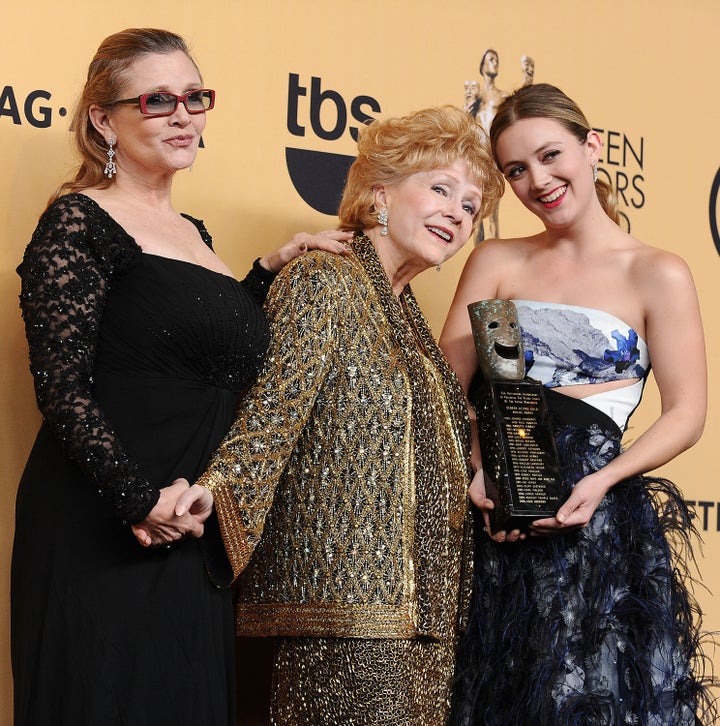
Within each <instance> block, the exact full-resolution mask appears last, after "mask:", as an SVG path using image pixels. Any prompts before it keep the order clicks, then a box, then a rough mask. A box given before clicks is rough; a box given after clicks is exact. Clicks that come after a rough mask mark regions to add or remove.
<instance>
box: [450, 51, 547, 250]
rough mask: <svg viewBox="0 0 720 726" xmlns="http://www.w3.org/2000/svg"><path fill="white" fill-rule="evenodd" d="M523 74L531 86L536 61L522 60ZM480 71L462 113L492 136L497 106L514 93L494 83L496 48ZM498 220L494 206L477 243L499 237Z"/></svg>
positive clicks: (486, 56)
mask: <svg viewBox="0 0 720 726" xmlns="http://www.w3.org/2000/svg"><path fill="white" fill-rule="evenodd" d="M520 70H521V72H522V80H521V82H520V85H521V86H528V85H530V84H531V83H532V82H533V79H534V78H535V61H534V60H533V59H532V58H531V57H530V56H528V55H524V56H521V58H520ZM478 71H479V72H480V80H479V81H475V80H472V81H465V98H464V101H463V109H464V110H465V111H467V112H468V113H469V114H470V115H471V116H472V117H473V118H474V119H475V120H476V121H477V122H478V123H479V124H480V127H481V128H482V129H483V131H485V133H486V134H489V133H490V125H491V124H492V121H493V119H494V118H495V113H496V112H497V108H498V106H499V105H500V104H501V103H502V102H503V100H504V99H505V98H507V97H508V96H509V95H510V93H511V92H510V91H503V90H501V89H500V88H498V87H497V86H496V85H495V79H496V78H497V76H498V73H499V72H500V56H499V55H498V52H497V51H496V50H495V49H494V48H488V49H487V50H486V51H485V52H484V53H483V54H482V58H481V59H480V65H479V66H478ZM498 216H499V215H498V205H495V207H494V208H493V209H492V211H491V212H490V214H489V215H488V217H487V218H486V219H483V220H482V221H481V222H480V227H479V228H478V233H477V238H476V240H475V241H476V242H482V240H484V239H485V238H486V237H488V238H490V237H499V236H500V225H499V219H498ZM486 230H487V234H485V232H486Z"/></svg>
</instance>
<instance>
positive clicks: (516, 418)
mask: <svg viewBox="0 0 720 726" xmlns="http://www.w3.org/2000/svg"><path fill="white" fill-rule="evenodd" d="M468 312H469V314H470V321H471V325H472V331H473V339H474V341H475V348H476V350H477V355H478V360H479V363H480V370H479V373H478V375H477V376H476V377H475V379H474V381H473V384H472V386H471V388H470V392H469V399H470V403H471V404H472V405H473V407H474V409H475V412H476V414H477V427H478V434H479V437H480V448H481V451H482V460H483V468H484V470H485V474H486V483H487V495H488V497H489V498H490V499H492V500H493V502H494V504H495V508H494V509H493V510H491V512H490V527H491V529H492V531H493V532H497V531H500V530H507V531H511V530H513V529H519V530H522V531H527V529H528V527H529V526H530V524H531V522H533V521H534V520H536V519H544V518H546V517H553V516H555V513H556V512H557V510H558V508H559V507H560V505H561V504H562V503H563V501H565V499H566V498H567V494H568V491H567V489H566V487H565V484H564V482H563V480H562V475H561V471H560V465H559V463H558V456H557V449H556V447H555V438H554V436H553V432H552V427H551V425H550V420H549V413H548V408H547V404H546V402H545V393H544V389H543V386H542V384H540V383H538V382H537V381H533V380H530V379H528V378H526V377H525V356H524V352H523V346H522V336H521V332H520V325H519V323H518V319H517V310H516V309H515V305H514V304H513V303H512V302H511V301H509V300H481V301H479V302H475V303H471V304H470V305H468ZM488 480H490V481H488Z"/></svg>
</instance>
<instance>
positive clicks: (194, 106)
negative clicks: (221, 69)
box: [112, 88, 215, 116]
mask: <svg viewBox="0 0 720 726" xmlns="http://www.w3.org/2000/svg"><path fill="white" fill-rule="evenodd" d="M116 103H134V104H136V105H137V106H140V113H142V114H144V115H145V116H171V115H172V114H174V113H175V110H176V109H177V107H178V103H182V104H183V105H184V106H185V108H186V109H187V112H188V113H205V111H209V110H210V109H211V108H213V107H214V106H215V91H212V90H210V89H209V88H201V89H200V90H197V91H188V92H187V93H183V95H182V96H176V95H175V94H174V93H165V92H164V91H162V92H160V91H156V92H155V93H142V94H140V95H139V96H138V97H137V98H124V99H122V100H121V101H114V102H113V104H112V105H115V104H116Z"/></svg>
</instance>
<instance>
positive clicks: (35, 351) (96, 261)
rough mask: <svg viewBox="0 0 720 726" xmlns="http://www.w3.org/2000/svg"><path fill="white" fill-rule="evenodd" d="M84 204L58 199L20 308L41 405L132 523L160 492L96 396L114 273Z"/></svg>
mask: <svg viewBox="0 0 720 726" xmlns="http://www.w3.org/2000/svg"><path fill="white" fill-rule="evenodd" d="M88 221H89V220H88V219H87V218H86V216H85V214H84V212H83V209H82V205H81V204H79V203H73V202H70V201H67V200H64V199H61V200H58V201H57V202H55V204H53V205H52V207H51V208H50V209H49V210H48V211H47V212H46V213H45V214H44V215H43V217H42V218H41V220H40V223H39V224H38V227H37V228H36V230H35V233H34V234H33V237H32V240H31V241H30V244H29V245H28V247H27V249H26V251H25V255H24V257H23V261H22V263H21V265H20V266H19V268H18V272H19V274H20V277H21V281H22V287H21V294H20V306H21V310H22V315H23V319H24V321H25V329H26V335H27V340H28V347H29V353H30V369H31V372H32V374H33V379H34V384H35V394H36V398H37V403H38V407H39V409H40V412H41V414H42V415H43V418H44V419H45V421H46V422H47V424H48V426H49V427H50V429H51V431H52V432H53V434H54V435H55V437H56V438H57V439H58V440H59V441H60V443H61V445H62V447H63V449H64V451H65V453H66V455H67V456H68V458H69V459H71V460H72V461H73V462H74V463H75V464H76V465H77V466H78V467H79V468H80V469H81V470H82V471H83V473H84V474H85V475H86V476H87V477H88V478H89V479H91V480H92V481H93V482H94V483H95V484H96V486H97V489H98V491H99V492H100V494H101V495H102V496H103V497H104V498H105V499H106V500H108V502H109V503H110V505H111V506H112V508H113V509H114V511H115V513H116V514H117V516H118V517H119V518H120V519H121V520H122V521H124V522H126V523H134V522H138V521H140V520H142V519H143V518H144V517H145V516H146V515H147V514H148V513H149V512H150V510H151V509H152V508H153V507H154V506H155V503H156V502H157V500H158V496H159V493H158V490H157V489H156V488H154V487H152V486H151V485H150V483H149V482H148V481H146V480H145V479H144V478H143V477H142V476H141V475H140V474H139V472H138V471H137V467H136V466H135V465H134V463H133V462H132V461H131V460H130V459H129V457H128V456H127V455H126V453H125V451H124V450H123V448H122V446H121V444H120V442H119V441H118V440H117V437H116V436H115V434H114V432H113V430H112V428H111V426H110V424H109V422H108V421H107V420H106V419H105V417H104V415H103V412H102V410H101V408H100V406H99V404H98V402H97V401H96V400H95V399H94V398H93V395H92V392H91V383H92V374H93V363H94V359H95V352H96V346H97V338H98V329H99V325H100V319H101V317H102V312H103V307H104V305H105V300H106V297H107V291H108V282H109V280H110V277H111V275H112V265H111V263H110V262H109V260H108V259H107V258H105V259H103V258H102V254H101V253H100V246H101V245H102V244H103V242H105V240H100V241H99V242H98V248H97V249H94V248H93V241H92V235H93V234H94V233H96V231H94V230H91V229H89V226H88Z"/></svg>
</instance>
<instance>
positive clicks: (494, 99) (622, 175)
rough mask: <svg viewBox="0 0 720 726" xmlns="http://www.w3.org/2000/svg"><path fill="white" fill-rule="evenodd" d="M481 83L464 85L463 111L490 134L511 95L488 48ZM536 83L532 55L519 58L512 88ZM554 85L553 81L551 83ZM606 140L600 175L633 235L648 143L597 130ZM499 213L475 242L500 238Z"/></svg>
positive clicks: (495, 56)
mask: <svg viewBox="0 0 720 726" xmlns="http://www.w3.org/2000/svg"><path fill="white" fill-rule="evenodd" d="M478 71H479V73H480V79H479V80H468V81H465V95H464V99H463V108H464V109H465V110H466V111H467V112H468V113H470V114H471V115H472V116H473V117H474V118H475V119H476V120H477V121H478V123H479V124H480V126H481V127H482V128H483V129H484V130H485V131H486V132H489V130H490V125H491V124H492V120H493V119H494V118H495V113H496V112H497V107H498V106H499V105H500V103H501V102H502V101H503V99H505V98H506V97H507V96H509V95H510V93H512V91H505V90H502V89H501V88H499V87H498V85H497V78H498V75H499V74H500V55H499V53H498V51H497V50H495V49H494V48H488V49H487V50H485V52H484V53H483V54H482V56H481V58H480V64H479V66H478ZM534 80H535V61H534V60H533V58H531V57H530V56H529V55H522V56H520V82H519V83H518V84H517V85H516V86H515V87H514V88H513V90H516V89H517V88H520V87H522V86H527V85H530V84H531V83H533V81H534ZM550 82H551V83H552V80H551V79H550ZM595 131H597V132H598V134H600V136H601V138H602V140H603V156H602V157H601V158H600V160H599V164H598V175H599V176H600V177H602V178H605V180H606V181H607V182H609V183H610V184H612V185H613V186H614V187H615V190H616V191H617V196H618V204H619V207H620V217H621V225H622V226H623V227H624V229H625V230H626V231H628V232H629V231H630V226H631V224H630V216H629V212H630V210H633V209H640V208H642V207H643V206H644V205H645V192H644V191H643V185H644V182H645V177H644V176H643V165H644V161H645V159H644V154H645V139H644V137H642V136H641V137H639V139H638V138H637V137H630V136H628V135H627V134H625V133H623V132H621V131H614V130H609V129H601V128H595ZM499 236H500V224H499V211H498V207H495V209H493V210H492V211H491V212H490V214H489V216H488V217H487V218H486V219H484V220H483V221H482V223H481V224H480V227H479V229H478V235H477V239H476V242H481V241H482V240H483V239H485V238H489V237H499Z"/></svg>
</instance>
